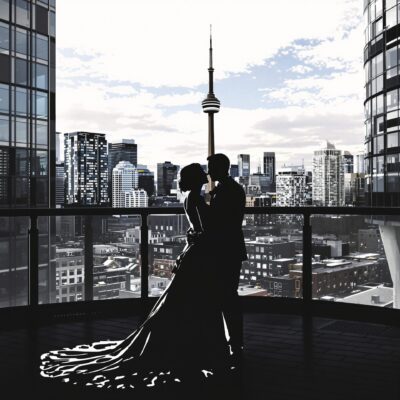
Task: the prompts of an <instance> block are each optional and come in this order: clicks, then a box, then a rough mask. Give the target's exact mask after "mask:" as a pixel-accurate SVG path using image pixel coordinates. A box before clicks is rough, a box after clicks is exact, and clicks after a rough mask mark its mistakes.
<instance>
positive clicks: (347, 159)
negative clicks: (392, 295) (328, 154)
mask: <svg viewBox="0 0 400 400" xmlns="http://www.w3.org/2000/svg"><path fill="white" fill-rule="evenodd" d="M343 167H344V173H345V174H352V173H353V172H354V156H353V154H351V153H349V152H348V151H345V152H344V153H343Z"/></svg>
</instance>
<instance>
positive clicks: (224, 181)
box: [207, 153, 247, 362]
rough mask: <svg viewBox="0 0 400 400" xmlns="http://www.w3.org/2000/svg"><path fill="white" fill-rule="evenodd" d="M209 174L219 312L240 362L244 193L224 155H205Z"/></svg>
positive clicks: (244, 257)
mask: <svg viewBox="0 0 400 400" xmlns="http://www.w3.org/2000/svg"><path fill="white" fill-rule="evenodd" d="M207 160H208V175H209V176H210V178H211V180H212V181H214V182H215V181H217V182H218V185H217V186H216V188H215V189H214V190H212V191H210V195H211V200H210V214H211V215H210V217H211V218H210V221H209V223H210V233H211V236H212V238H213V243H214V248H213V254H212V256H213V257H214V259H215V261H216V265H217V281H218V282H217V283H218V290H219V292H220V294H221V297H220V301H221V305H222V311H223V314H224V317H225V321H226V324H227V327H228V332H229V336H230V339H229V344H230V346H231V350H232V352H233V356H234V359H235V361H238V362H239V361H240V359H241V354H242V349H243V317H242V312H241V307H240V302H239V295H238V292H237V290H238V286H239V277H240V270H241V267H242V261H244V260H247V252H246V246H245V244H244V237H243V231H242V223H243V217H244V208H245V205H246V195H245V193H244V190H243V188H242V186H241V185H239V184H238V183H237V182H236V181H235V180H233V179H232V177H231V176H230V175H229V167H230V161H229V158H228V157H227V156H226V155H225V154H221V153H219V154H214V155H211V156H209V157H208V158H207Z"/></svg>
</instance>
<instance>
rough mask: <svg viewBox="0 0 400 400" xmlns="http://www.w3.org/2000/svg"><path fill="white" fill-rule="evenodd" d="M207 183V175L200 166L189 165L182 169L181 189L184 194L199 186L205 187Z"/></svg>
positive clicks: (196, 164)
mask: <svg viewBox="0 0 400 400" xmlns="http://www.w3.org/2000/svg"><path fill="white" fill-rule="evenodd" d="M207 182H208V179H207V174H206V173H205V172H204V170H203V168H202V167H201V165H200V164H198V163H193V164H189V165H186V166H185V167H183V168H182V169H181V172H180V180H179V189H180V190H181V191H182V192H187V191H188V190H192V189H193V188H194V187H197V186H198V185H204V184H205V183H207Z"/></svg>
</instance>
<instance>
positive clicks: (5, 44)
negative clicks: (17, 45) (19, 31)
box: [0, 22, 10, 53]
mask: <svg viewBox="0 0 400 400" xmlns="http://www.w3.org/2000/svg"><path fill="white" fill-rule="evenodd" d="M9 34H10V32H9V25H8V24H6V23H4V22H0V52H2V53H8V51H9V49H10V36H9Z"/></svg>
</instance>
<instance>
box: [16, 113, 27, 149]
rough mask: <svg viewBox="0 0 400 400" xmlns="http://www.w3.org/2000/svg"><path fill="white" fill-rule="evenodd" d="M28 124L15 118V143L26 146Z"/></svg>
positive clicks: (22, 119) (24, 120) (21, 119)
mask: <svg viewBox="0 0 400 400" xmlns="http://www.w3.org/2000/svg"><path fill="white" fill-rule="evenodd" d="M27 137H28V124H27V120H26V119H24V118H17V120H16V122H15V141H16V142H17V143H23V144H25V145H26V144H27Z"/></svg>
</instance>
